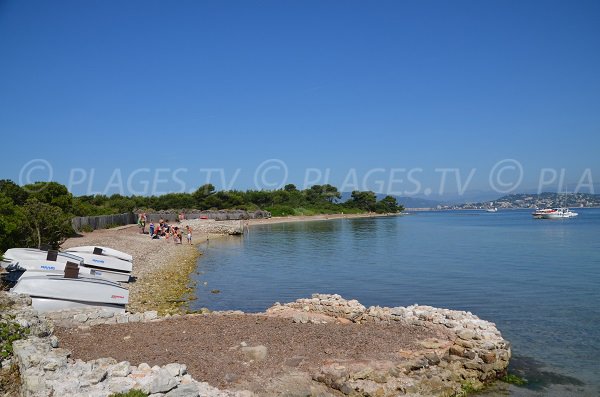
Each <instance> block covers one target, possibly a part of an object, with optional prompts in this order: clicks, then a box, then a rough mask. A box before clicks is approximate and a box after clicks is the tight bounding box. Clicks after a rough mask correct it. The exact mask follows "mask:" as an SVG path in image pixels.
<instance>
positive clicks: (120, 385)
mask: <svg viewBox="0 0 600 397" xmlns="http://www.w3.org/2000/svg"><path fill="white" fill-rule="evenodd" d="M0 304H1V305H2V308H3V311H2V315H3V316H7V317H8V316H10V317H11V319H12V320H13V321H15V322H17V323H18V324H20V325H21V326H23V327H28V328H29V329H30V333H29V337H28V338H26V339H21V340H18V341H15V342H13V352H14V355H13V358H12V360H5V361H4V362H2V366H3V367H4V366H9V365H12V364H13V363H14V364H16V365H18V368H19V373H20V378H21V396H22V397H50V396H73V397H107V396H109V395H111V394H113V393H124V392H127V391H128V390H131V389H139V390H142V391H143V392H145V393H148V394H150V395H153V396H155V397H158V396H165V397H197V396H207V397H238V396H239V397H247V396H249V395H251V393H249V392H245V391H226V390H225V391H224V390H219V389H217V388H215V387H212V386H210V385H209V384H208V383H205V382H198V381H196V380H194V379H193V378H192V377H191V376H190V375H189V374H187V368H186V366H185V365H184V364H178V363H172V364H167V365H165V366H162V367H159V366H154V367H150V366H149V365H148V364H144V363H142V364H140V365H138V366H133V365H131V364H130V363H129V362H127V361H122V362H117V361H116V360H114V359H112V358H100V359H97V360H92V361H82V360H73V359H71V358H70V355H71V352H70V351H69V350H66V349H62V348H60V347H59V341H58V339H57V338H56V337H55V336H53V335H52V334H53V331H54V323H53V321H59V322H61V325H63V326H64V325H70V326H74V325H76V324H77V325H78V326H79V327H89V326H90V325H92V324H111V323H112V324H114V323H116V322H117V321H123V322H124V321H130V322H148V321H159V320H158V319H157V318H156V317H157V316H156V312H146V313H144V314H139V313H136V314H132V313H126V314H116V315H114V314H112V313H109V312H106V311H102V310H93V311H81V312H76V311H71V312H57V313H52V314H51V315H49V316H48V317H46V316H42V315H40V314H38V313H37V311H35V310H33V309H32V308H31V299H30V298H28V297H26V296H23V295H15V294H10V293H0ZM85 324H88V325H85Z"/></svg>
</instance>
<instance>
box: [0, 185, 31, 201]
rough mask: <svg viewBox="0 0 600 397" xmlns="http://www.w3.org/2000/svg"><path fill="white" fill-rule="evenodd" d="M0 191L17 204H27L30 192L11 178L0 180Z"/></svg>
mask: <svg viewBox="0 0 600 397" xmlns="http://www.w3.org/2000/svg"><path fill="white" fill-rule="evenodd" d="M0 193H3V194H5V195H6V196H7V197H8V198H10V199H11V200H12V201H13V203H14V204H15V205H23V204H25V200H27V197H28V196H29V193H27V191H26V190H25V189H23V188H22V187H21V186H19V185H17V184H16V183H14V182H13V181H11V180H10V179H2V180H0Z"/></svg>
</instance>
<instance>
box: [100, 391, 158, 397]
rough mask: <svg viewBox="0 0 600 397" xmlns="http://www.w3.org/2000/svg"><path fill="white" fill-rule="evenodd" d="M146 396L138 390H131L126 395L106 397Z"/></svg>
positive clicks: (115, 394)
mask: <svg viewBox="0 0 600 397" xmlns="http://www.w3.org/2000/svg"><path fill="white" fill-rule="evenodd" d="M147 396H148V394H147V393H144V392H143V391H141V390H138V389H131V390H129V391H128V392H127V393H113V394H111V395H109V396H108V397H147Z"/></svg>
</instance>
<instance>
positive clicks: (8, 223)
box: [0, 193, 27, 252]
mask: <svg viewBox="0 0 600 397" xmlns="http://www.w3.org/2000/svg"><path fill="white" fill-rule="evenodd" d="M24 223H25V216H24V214H23V211H22V210H21V208H20V207H18V206H16V205H15V204H14V203H13V201H12V199H11V198H9V197H7V196H6V195H5V194H4V193H0V252H4V251H6V250H7V249H9V248H14V247H18V246H23V245H25V244H26V243H25V240H26V237H27V233H26V231H25V230H24V228H23V224H24Z"/></svg>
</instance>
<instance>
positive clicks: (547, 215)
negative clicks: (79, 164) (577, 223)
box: [531, 207, 579, 219]
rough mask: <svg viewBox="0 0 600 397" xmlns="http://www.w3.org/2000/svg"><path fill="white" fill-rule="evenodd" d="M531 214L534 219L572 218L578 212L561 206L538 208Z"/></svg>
mask: <svg viewBox="0 0 600 397" xmlns="http://www.w3.org/2000/svg"><path fill="white" fill-rule="evenodd" d="M531 215H533V217H534V218H536V219H567V218H574V217H576V216H577V215H579V214H577V212H573V211H571V210H570V209H568V208H562V207H561V208H544V209H538V210H535V212H532V213H531Z"/></svg>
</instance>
